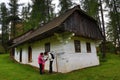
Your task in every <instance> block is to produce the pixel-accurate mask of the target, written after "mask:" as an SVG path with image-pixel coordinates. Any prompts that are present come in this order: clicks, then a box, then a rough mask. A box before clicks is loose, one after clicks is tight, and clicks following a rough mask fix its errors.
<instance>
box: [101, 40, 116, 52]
mask: <svg viewBox="0 0 120 80" xmlns="http://www.w3.org/2000/svg"><path fill="white" fill-rule="evenodd" d="M105 46H106V47H105V48H106V49H105V51H106V52H107V53H115V52H116V47H115V45H114V44H113V43H112V42H109V41H108V42H106V43H105ZM99 50H100V51H102V50H103V47H102V44H100V45H99Z"/></svg>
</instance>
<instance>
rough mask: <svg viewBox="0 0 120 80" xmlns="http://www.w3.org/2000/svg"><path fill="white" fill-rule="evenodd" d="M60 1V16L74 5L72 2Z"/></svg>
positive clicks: (67, 0) (68, 0)
mask: <svg viewBox="0 0 120 80" xmlns="http://www.w3.org/2000/svg"><path fill="white" fill-rule="evenodd" d="M59 1H60V3H59V7H61V10H60V12H59V14H62V13H64V12H65V11H66V10H68V9H69V8H70V7H71V6H72V5H73V3H72V1H71V0H59Z"/></svg>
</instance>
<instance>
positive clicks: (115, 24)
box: [105, 0, 120, 48]
mask: <svg viewBox="0 0 120 80" xmlns="http://www.w3.org/2000/svg"><path fill="white" fill-rule="evenodd" d="M105 2H106V7H107V8H108V9H109V14H108V17H109V19H110V20H109V22H108V25H107V30H108V31H107V38H108V39H109V41H112V42H113V43H114V45H115V46H118V47H119V48H120V11H119V9H120V6H119V4H120V0H105Z"/></svg>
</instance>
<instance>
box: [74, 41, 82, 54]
mask: <svg viewBox="0 0 120 80" xmlns="http://www.w3.org/2000/svg"><path fill="white" fill-rule="evenodd" d="M74 48H75V52H76V53H80V52H81V42H80V41H79V40H74Z"/></svg>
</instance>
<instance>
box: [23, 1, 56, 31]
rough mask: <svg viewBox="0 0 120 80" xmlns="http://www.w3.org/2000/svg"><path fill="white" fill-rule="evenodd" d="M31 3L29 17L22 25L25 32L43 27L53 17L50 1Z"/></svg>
mask: <svg viewBox="0 0 120 80" xmlns="http://www.w3.org/2000/svg"><path fill="white" fill-rule="evenodd" d="M32 3H33V5H32V6H31V8H32V11H31V12H30V17H29V19H28V20H27V21H25V24H24V30H25V31H28V30H29V29H31V28H33V29H36V28H38V27H40V26H43V25H44V24H45V23H47V22H48V21H50V20H51V19H53V17H54V13H53V7H54V6H53V4H52V0H33V1H32Z"/></svg>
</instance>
